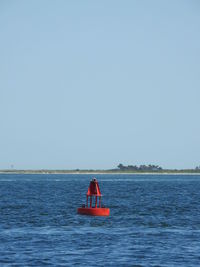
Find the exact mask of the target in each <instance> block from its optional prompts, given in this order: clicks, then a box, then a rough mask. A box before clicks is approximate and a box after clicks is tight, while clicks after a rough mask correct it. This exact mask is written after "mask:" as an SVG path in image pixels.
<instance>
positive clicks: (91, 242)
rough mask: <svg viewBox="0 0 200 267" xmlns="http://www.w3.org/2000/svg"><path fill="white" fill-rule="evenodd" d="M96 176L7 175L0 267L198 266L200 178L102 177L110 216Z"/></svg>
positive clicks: (2, 180) (1, 180)
mask: <svg viewBox="0 0 200 267" xmlns="http://www.w3.org/2000/svg"><path fill="white" fill-rule="evenodd" d="M91 178H92V175H87V174H86V175H45V174H44V175H19V174H12V175H10V174H9V175H8V174H7V175H5V174H1V175H0V266H187V267H189V266H200V176H192V175H188V176H187V175H184V176H179V175H96V178H97V179H98V180H99V183H100V188H101V191H102V193H103V195H104V204H106V206H108V207H110V209H111V215H110V217H107V218H106V217H105V218H103V217H89V216H81V215H77V213H76V209H77V207H78V206H79V205H81V204H82V203H83V202H84V201H85V194H86V191H87V188H88V185H89V181H90V179H91Z"/></svg>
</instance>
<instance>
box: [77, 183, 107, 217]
mask: <svg viewBox="0 0 200 267" xmlns="http://www.w3.org/2000/svg"><path fill="white" fill-rule="evenodd" d="M101 197H102V194H101V192H100V188H99V184H98V182H97V179H95V178H94V179H92V180H91V181H90V185H89V187H88V191H87V194H86V205H83V206H82V207H81V208H78V209H77V212H78V214H81V215H91V216H109V215H110V209H109V208H105V207H102V206H101ZM88 200H89V203H88ZM88 204H89V205H88Z"/></svg>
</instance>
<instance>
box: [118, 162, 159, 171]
mask: <svg viewBox="0 0 200 267" xmlns="http://www.w3.org/2000/svg"><path fill="white" fill-rule="evenodd" d="M117 168H118V170H120V171H161V170H163V168H162V167H160V166H158V165H153V164H149V165H140V166H137V165H127V166H125V165H123V164H122V163H120V164H119V165H118V166H117Z"/></svg>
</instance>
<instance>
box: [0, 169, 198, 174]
mask: <svg viewBox="0 0 200 267" xmlns="http://www.w3.org/2000/svg"><path fill="white" fill-rule="evenodd" d="M0 174H69V175H72V174H77V175H78V174H87V175H88V174H91V175H96V174H97V175H99V174H112V175H200V171H189V170H185V171H184V170H181V171H180V170H179V171H178V170H177V171H173V170H167V171H164V170H163V171H154V172H145V171H144V172H142V171H138V172H131V171H130V172H126V171H121V172H120V171H106V170H105V171H101V170H98V171H95V170H94V171H92V170H91V171H88V170H87V171H84V170H80V171H66V170H0Z"/></svg>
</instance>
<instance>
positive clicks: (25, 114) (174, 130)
mask: <svg viewBox="0 0 200 267" xmlns="http://www.w3.org/2000/svg"><path fill="white" fill-rule="evenodd" d="M0 101H1V102H0V168H1V169H2V168H10V166H11V164H13V165H14V168H18V169H19V168H25V169H28V168H34V169H35V168H50V169H54V168H58V169H62V168H64V169H73V168H112V167H115V166H116V165H118V163H123V164H125V165H126V164H149V163H151V164H159V165H161V166H163V167H166V168H192V167H195V166H197V165H200V122H199V121H200V2H199V1H197V0H188V1H184V0H175V1H174V0H169V1H159V0H157V1H154V0H152V1H148V0H146V1H132V0H130V1H128V0H126V1H122V0H121V1H116V0H113V1H112V0H110V1H107V0H101V1H92V0H90V1H87V0H85V1H82V0H79V1H64V0H63V1H61V0H60V1H50V0H48V1H47V0H43V1H40V0H32V1H25V0H24V1H21V0H18V1H14V0H13V1H12V0H11V1H7V0H1V1H0Z"/></svg>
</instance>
